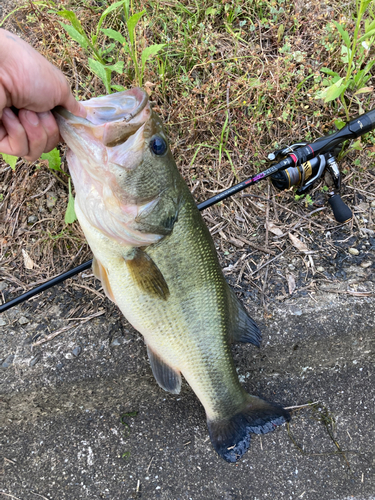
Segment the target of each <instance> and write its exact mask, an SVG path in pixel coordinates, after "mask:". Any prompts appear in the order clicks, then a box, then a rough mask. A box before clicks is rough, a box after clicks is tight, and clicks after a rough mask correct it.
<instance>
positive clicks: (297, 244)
mask: <svg viewBox="0 0 375 500" xmlns="http://www.w3.org/2000/svg"><path fill="white" fill-rule="evenodd" d="M288 236H289V239H290V241H291V242H292V245H293V246H294V247H295V248H297V250H299V251H300V252H302V253H306V252H308V251H309V249H308V248H307V246H306V245H305V243H303V241H301V240H300V239H299V238H297V236H294V234H292V233H288Z"/></svg>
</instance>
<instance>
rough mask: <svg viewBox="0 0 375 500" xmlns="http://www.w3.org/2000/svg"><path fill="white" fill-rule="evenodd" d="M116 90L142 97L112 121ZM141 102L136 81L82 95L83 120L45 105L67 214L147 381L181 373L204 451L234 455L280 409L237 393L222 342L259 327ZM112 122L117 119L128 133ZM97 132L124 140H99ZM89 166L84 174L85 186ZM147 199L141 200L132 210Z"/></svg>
mask: <svg viewBox="0 0 375 500" xmlns="http://www.w3.org/2000/svg"><path fill="white" fill-rule="evenodd" d="M122 96H124V98H125V97H126V99H127V102H128V103H130V104H129V108H130V107H131V106H133V107H134V109H137V103H139V102H141V101H142V103H143V107H142V109H141V111H140V112H139V114H137V113H135V112H134V110H133V108H132V109H126V105H123V108H124V113H126V112H128V113H129V114H131V115H132V119H131V120H130V121H129V122H126V121H123V122H120V123H119V122H118V121H115V122H113V123H112V122H111V121H110V120H108V116H106V113H108V109H109V104H112V106H114V107H116V103H118V102H120V101H121V99H122ZM101 99H102V100H103V101H102V102H103V111H101V110H100V106H99V104H100V100H101ZM144 100H145V94H144V93H143V92H142V91H141V90H140V89H132V90H130V91H126V92H124V93H120V94H117V95H116V94H113V95H111V96H106V97H103V98H97V99H92V100H90V101H88V102H87V103H84V104H85V106H86V109H87V110H88V117H89V118H90V109H91V108H90V107H91V106H94V105H95V106H94V107H95V119H94V122H90V120H83V119H82V118H80V119H78V118H76V117H74V116H73V115H71V114H70V113H68V112H67V111H66V110H59V111H58V112H57V113H56V118H57V121H58V123H59V127H60V131H61V134H62V136H63V137H64V139H65V141H66V142H67V144H68V146H69V148H70V149H71V152H70V153H69V156H68V158H69V164H70V169H71V174H72V178H73V182H74V185H75V189H76V202H75V207H76V214H77V217H78V220H79V222H80V224H81V226H82V229H83V231H84V233H85V236H86V238H87V241H88V244H89V245H90V247H91V249H92V252H93V254H94V272H95V274H96V276H97V277H98V278H99V279H101V281H102V283H103V289H104V290H105V292H106V294H107V295H108V297H109V298H110V299H111V300H113V301H114V302H115V303H116V304H117V305H118V307H119V308H120V310H121V311H122V312H123V314H124V315H125V317H126V318H127V319H128V321H129V322H130V323H131V324H132V325H133V326H134V328H136V329H137V330H138V331H139V332H140V333H141V334H142V335H143V336H144V338H145V342H146V344H147V349H148V354H149V358H150V363H151V368H152V370H153V373H154V375H155V378H156V380H157V382H158V383H159V385H160V386H161V387H162V388H163V389H165V390H168V391H170V392H172V393H178V392H179V391H180V387H181V374H182V375H183V377H184V378H185V379H186V381H187V382H188V383H189V385H190V386H191V388H192V389H193V391H194V392H195V394H196V395H197V397H198V398H199V400H200V401H201V403H202V404H203V406H204V408H205V410H206V415H207V423H208V429H209V434H210V438H211V441H212V444H213V446H214V448H215V450H216V451H217V452H218V453H219V455H220V456H222V457H223V458H224V459H225V460H227V461H228V462H235V461H236V460H238V458H239V457H240V456H242V455H243V453H245V451H246V450H247V448H248V447H249V444H250V436H251V434H253V433H266V432H269V431H271V430H273V429H274V428H275V427H276V426H277V425H280V424H282V423H284V422H285V421H287V420H289V418H290V416H289V413H288V412H287V411H286V410H284V409H283V408H282V407H280V406H278V405H275V404H273V403H268V402H266V401H264V400H262V399H260V398H258V397H256V396H252V395H249V394H247V393H246V392H245V390H244V389H243V387H242V386H241V384H240V382H239V380H238V376H237V373H236V369H235V366H234V362H233V358H232V355H231V351H230V343H231V342H233V341H241V342H251V343H253V344H255V345H259V341H260V332H259V330H258V328H257V326H256V324H255V322H254V321H253V320H252V319H251V318H250V317H249V316H248V315H247V313H246V311H245V309H244V308H243V306H242V305H241V303H240V302H239V300H238V299H237V297H236V296H235V294H234V292H233V291H231V289H230V288H229V286H228V284H227V282H226V281H225V278H224V276H223V273H222V271H221V268H220V264H219V261H218V258H217V254H216V250H215V246H214V243H213V241H212V238H211V235H210V233H209V231H208V229H207V227H206V225H205V223H204V221H203V219H202V217H201V215H200V212H199V210H198V209H197V207H196V204H195V202H194V200H193V197H192V195H191V193H190V191H189V190H188V188H187V186H186V184H185V182H184V181H183V179H182V177H181V175H180V174H179V172H178V169H177V167H176V164H175V162H174V160H173V157H172V155H171V153H170V150H169V148H168V146H167V139H166V136H165V134H164V132H163V131H162V126H161V121H160V119H159V118H158V117H157V116H156V115H155V113H154V112H152V111H151V108H150V106H149V103H147V104H146V105H144ZM101 116H102V119H101V118H100V117H101ZM111 116H117V117H118V113H117V114H116V113H113V114H112V115H111ZM106 120H108V121H106ZM86 122H87V123H86ZM121 126H123V127H127V126H128V127H129V130H128V132H127V130H126V129H124V130H122V129H121ZM97 127H101V129H100V130H99V132H98V131H97ZM111 127H114V128H113V131H112V129H111ZM98 137H110V138H111V139H113V138H114V137H115V138H116V137H117V138H118V137H119V138H125V139H124V142H123V144H121V140H120V139H116V140H115V141H114V142H115V143H116V146H114V147H109V146H106V145H105V144H104V143H103V140H102V142H100V140H99V139H98ZM155 141H156V143H157V144H158V149H156V148H155V151H154V150H153V144H155ZM163 145H165V148H164V147H163ZM160 148H161V149H160ZM160 151H161V153H160ZM80 157H82V161H80ZM101 162H102V163H103V166H102V172H103V173H102V175H100V168H101V167H100V165H101ZM116 162H117V163H116ZM80 168H84V169H85V171H86V173H87V175H86V176H83V175H82V173H81V172H80ZM98 174H99V175H98ZM90 175H92V177H93V178H94V177H95V181H93V182H92V185H89V186H88V185H87V178H90ZM83 179H85V181H83ZM104 192H105V193H106V196H107V198H108V197H109V199H108V201H107V204H106V200H105V199H104V198H103V199H102V201H100V202H99V203H98V201H97V200H100V196H101V193H104ZM111 193H112V194H111ZM152 200H154V201H152ZM146 201H147V203H149V204H148V205H147V206H146V209H144V210H143V211H142V210H140V208H139V207H141V206H142V204H144V203H145V202H146ZM150 203H151V204H150ZM88 207H90V209H88ZM147 207H148V208H147ZM107 210H110V213H111V216H110V217H108V213H107V212H106V211H107ZM131 214H133V215H131ZM112 220H113V221H114V222H113V224H114V226H113V227H112V226H111V221H112ZM97 221H104V223H105V224H106V226H105V227H102V226H103V224H102V225H100V224H98V222H97ZM135 241H137V242H139V243H137V246H135V243H134V242H135ZM151 241H154V242H155V243H152V244H150V242H151Z"/></svg>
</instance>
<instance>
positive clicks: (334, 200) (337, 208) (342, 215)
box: [328, 194, 353, 224]
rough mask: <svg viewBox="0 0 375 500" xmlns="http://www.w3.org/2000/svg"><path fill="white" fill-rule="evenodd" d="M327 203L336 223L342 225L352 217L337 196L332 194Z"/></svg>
mask: <svg viewBox="0 0 375 500" xmlns="http://www.w3.org/2000/svg"><path fill="white" fill-rule="evenodd" d="M328 203H329V204H330V205H331V208H332V211H333V215H334V216H335V219H336V220H337V222H340V223H341V224H343V223H344V222H348V221H349V220H350V219H351V218H352V217H353V213H352V211H351V210H350V208H349V207H348V205H345V203H344V202H343V201H342V199H341V197H340V195H339V194H333V195H331V196H330V197H329V200H328Z"/></svg>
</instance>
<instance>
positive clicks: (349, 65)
mask: <svg viewBox="0 0 375 500" xmlns="http://www.w3.org/2000/svg"><path fill="white" fill-rule="evenodd" d="M371 2H372V0H361V1H360V2H359V1H357V4H356V7H357V12H356V24H355V29H354V34H353V38H352V39H350V35H349V32H348V31H346V30H345V29H344V27H343V26H342V25H341V24H340V23H338V22H337V21H333V24H334V26H335V27H336V29H337V31H338V32H339V34H340V36H341V38H342V41H343V44H342V45H341V62H342V63H343V65H344V69H345V72H346V74H345V76H343V77H341V76H340V73H338V72H336V71H333V70H331V69H329V68H325V67H323V68H321V70H320V71H322V72H323V73H325V74H326V75H327V78H326V79H324V80H323V81H322V85H323V86H325V87H326V88H325V89H323V90H320V91H318V92H317V93H316V98H317V99H324V102H330V101H333V100H335V99H337V98H338V97H339V98H340V101H341V103H342V105H343V106H344V109H345V114H346V119H347V121H349V119H350V115H349V110H350V106H351V104H352V101H353V99H354V100H356V102H357V104H358V105H359V107H360V112H362V113H363V112H364V111H363V109H362V106H361V104H360V102H359V101H358V99H357V98H356V96H358V95H360V94H366V93H369V92H372V91H373V88H372V87H366V86H365V85H366V84H367V82H368V80H369V79H370V78H371V76H372V75H371V73H370V71H371V68H372V67H373V65H374V64H375V60H374V59H370V60H369V53H370V48H371V47H372V45H373V43H374V41H375V19H373V20H371V21H370V20H368V19H366V20H365V23H364V32H363V34H361V32H360V31H361V23H362V21H363V18H364V15H365V12H366V10H367V8H368V7H369V5H370V4H371ZM326 48H328V50H333V48H334V46H333V45H332V46H328V47H327V46H326ZM366 61H368V62H367V64H366V65H365V66H364V67H363V65H364V64H365V62H366ZM347 90H350V91H352V93H354V94H353V95H352V97H351V98H350V100H349V102H348V103H347V100H346V98H345V92H346V91H347Z"/></svg>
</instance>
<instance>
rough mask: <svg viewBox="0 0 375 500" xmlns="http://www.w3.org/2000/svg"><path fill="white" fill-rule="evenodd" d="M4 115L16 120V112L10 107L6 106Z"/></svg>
mask: <svg viewBox="0 0 375 500" xmlns="http://www.w3.org/2000/svg"><path fill="white" fill-rule="evenodd" d="M3 115H5V116H6V117H7V118H9V119H10V120H14V117H15V114H14V113H13V111H12V110H11V109H9V108H4V110H3Z"/></svg>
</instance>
